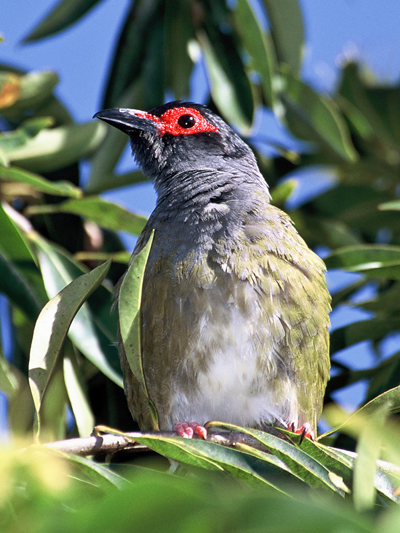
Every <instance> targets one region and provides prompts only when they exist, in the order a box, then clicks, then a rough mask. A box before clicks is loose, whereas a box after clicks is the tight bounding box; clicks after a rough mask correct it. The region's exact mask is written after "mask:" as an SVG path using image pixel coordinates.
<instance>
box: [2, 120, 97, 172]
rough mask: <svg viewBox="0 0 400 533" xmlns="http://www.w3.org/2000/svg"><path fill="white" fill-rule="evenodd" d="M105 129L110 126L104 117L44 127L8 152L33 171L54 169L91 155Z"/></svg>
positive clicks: (20, 163) (19, 163) (14, 160)
mask: <svg viewBox="0 0 400 533" xmlns="http://www.w3.org/2000/svg"><path fill="white" fill-rule="evenodd" d="M105 133H106V126H105V125H104V124H102V123H101V122H100V121H98V122H87V123H85V124H69V125H66V126H60V127H58V128H53V129H46V130H41V131H40V132H39V133H38V134H37V135H36V136H35V137H33V138H32V139H29V140H28V141H27V142H26V144H24V145H23V146H21V147H19V148H15V149H13V150H12V151H10V152H8V153H7V157H8V159H9V160H10V161H11V162H17V164H18V165H20V166H22V167H23V168H26V169H28V170H31V171H33V172H50V171H52V170H57V169H60V168H63V167H66V166H68V165H70V164H71V163H75V162H76V161H79V159H81V158H83V157H87V156H89V155H90V153H91V152H93V151H94V150H95V149H96V148H97V147H98V146H99V144H100V143H101V141H102V140H103V139H104V137H105Z"/></svg>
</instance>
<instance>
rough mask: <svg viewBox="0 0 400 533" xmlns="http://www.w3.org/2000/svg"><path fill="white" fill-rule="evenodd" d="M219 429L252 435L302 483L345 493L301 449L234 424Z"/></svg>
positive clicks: (266, 434)
mask: <svg viewBox="0 0 400 533" xmlns="http://www.w3.org/2000/svg"><path fill="white" fill-rule="evenodd" d="M218 427H221V428H222V429H227V430H229V431H240V432H241V433H244V434H245V435H250V436H251V437H253V438H255V439H256V440H258V441H259V442H260V443H261V444H263V445H264V446H265V447H266V448H267V449H268V451H270V452H271V453H273V454H274V455H275V456H276V457H278V458H279V459H280V460H281V461H282V462H283V463H284V464H285V465H286V466H287V467H288V468H289V470H290V472H291V473H292V474H293V475H294V476H296V477H297V478H298V479H300V480H301V481H304V482H305V483H307V484H308V485H310V486H311V487H313V488H323V489H330V490H333V491H334V492H338V493H339V494H341V495H343V491H342V490H340V489H338V487H337V486H336V485H334V484H333V483H332V481H331V480H330V478H329V471H328V469H327V468H326V467H325V466H324V465H322V464H320V463H319V462H318V461H316V460H315V459H313V458H312V457H310V456H309V455H308V454H307V453H305V452H304V451H303V450H302V449H301V447H297V446H294V445H293V444H292V443H290V442H287V441H285V440H283V439H282V438H280V437H277V436H275V435H271V434H270V433H266V432H264V431H259V430H256V429H248V428H241V427H239V426H235V425H233V424H223V423H218Z"/></svg>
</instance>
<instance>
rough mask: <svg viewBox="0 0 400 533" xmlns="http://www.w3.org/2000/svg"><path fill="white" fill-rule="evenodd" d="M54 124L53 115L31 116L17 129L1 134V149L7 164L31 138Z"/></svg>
mask: <svg viewBox="0 0 400 533" xmlns="http://www.w3.org/2000/svg"><path fill="white" fill-rule="evenodd" d="M52 124H53V119H52V118H51V117H40V118H31V119H29V120H25V121H24V122H23V123H22V124H21V126H20V127H19V128H17V129H16V130H14V131H11V132H8V133H4V134H3V135H1V136H0V150H1V154H2V157H3V159H4V160H5V161H6V164H7V165H8V162H9V161H11V160H12V154H13V152H15V151H18V150H20V149H24V148H25V147H26V145H27V144H28V143H29V141H30V140H31V139H33V138H34V137H36V136H37V135H38V134H39V133H40V132H41V131H42V130H43V129H45V128H48V127H49V126H51V125H52Z"/></svg>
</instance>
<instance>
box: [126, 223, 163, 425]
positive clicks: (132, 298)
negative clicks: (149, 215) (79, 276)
mask: <svg viewBox="0 0 400 533" xmlns="http://www.w3.org/2000/svg"><path fill="white" fill-rule="evenodd" d="M153 238H154V230H152V232H151V234H150V237H149V240H148V241H147V243H146V245H145V246H144V247H143V249H142V250H141V251H140V252H139V253H137V254H136V255H134V256H133V260H132V263H131V265H130V266H129V268H128V270H127V272H126V274H125V276H124V278H123V281H122V284H121V289H120V292H119V298H118V313H119V327H120V332H121V339H122V343H123V345H124V349H125V354H126V358H127V360H128V362H129V366H130V368H131V370H132V373H133V375H134V376H135V378H136V379H137V380H138V382H139V383H140V385H141V386H142V388H143V391H144V392H145V394H146V397H147V400H148V402H149V406H150V413H151V415H152V418H153V424H154V428H158V420H157V418H158V417H157V412H156V409H155V407H154V405H153V402H152V400H151V398H150V397H149V394H148V391H147V385H146V380H145V377H144V373H143V364H142V353H141V316H140V307H141V303H142V289H143V278H144V273H145V269H146V264H147V260H148V257H149V254H150V249H151V245H152V242H153Z"/></svg>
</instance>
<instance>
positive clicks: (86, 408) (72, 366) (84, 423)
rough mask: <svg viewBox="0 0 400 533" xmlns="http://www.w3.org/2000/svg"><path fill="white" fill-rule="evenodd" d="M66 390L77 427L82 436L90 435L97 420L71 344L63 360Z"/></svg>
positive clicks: (67, 347)
mask: <svg viewBox="0 0 400 533" xmlns="http://www.w3.org/2000/svg"><path fill="white" fill-rule="evenodd" d="M63 370H64V381H65V388H66V390H67V393H68V398H69V401H70V404H71V408H72V412H73V413H74V417H75V422H76V427H77V429H78V433H79V435H80V436H82V437H83V436H87V435H90V434H91V433H92V431H93V428H94V425H95V420H94V415H93V412H92V409H91V408H90V405H89V400H88V398H87V391H86V387H85V384H84V381H83V378H82V373H81V370H80V368H79V365H78V362H77V358H76V354H75V353H74V350H73V346H72V345H71V344H70V343H67V344H66V349H65V351H64V358H63Z"/></svg>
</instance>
